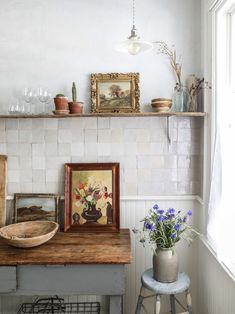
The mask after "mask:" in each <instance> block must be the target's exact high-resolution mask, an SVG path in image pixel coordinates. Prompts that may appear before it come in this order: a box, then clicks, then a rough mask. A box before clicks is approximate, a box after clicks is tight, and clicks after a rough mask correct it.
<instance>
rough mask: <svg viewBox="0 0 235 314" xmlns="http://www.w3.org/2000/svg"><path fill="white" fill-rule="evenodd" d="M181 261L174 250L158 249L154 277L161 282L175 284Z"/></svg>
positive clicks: (155, 256) (155, 255) (154, 261)
mask: <svg viewBox="0 0 235 314" xmlns="http://www.w3.org/2000/svg"><path fill="white" fill-rule="evenodd" d="M178 270H179V260H178V255H177V253H176V251H175V249H174V248H169V249H164V248H162V249H157V250H156V252H155V254H154V255H153V277H154V279H156V280H157V281H159V282H174V281H176V280H177V278H178Z"/></svg>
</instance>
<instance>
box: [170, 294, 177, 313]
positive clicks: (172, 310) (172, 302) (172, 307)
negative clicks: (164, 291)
mask: <svg viewBox="0 0 235 314" xmlns="http://www.w3.org/2000/svg"><path fill="white" fill-rule="evenodd" d="M170 301H171V314H176V312H175V296H174V294H171V295H170Z"/></svg>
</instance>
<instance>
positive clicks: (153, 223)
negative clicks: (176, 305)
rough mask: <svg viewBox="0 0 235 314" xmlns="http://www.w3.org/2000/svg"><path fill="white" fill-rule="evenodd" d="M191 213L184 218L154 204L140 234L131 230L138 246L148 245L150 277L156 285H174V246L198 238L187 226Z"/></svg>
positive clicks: (178, 212) (176, 261) (175, 256)
mask: <svg viewBox="0 0 235 314" xmlns="http://www.w3.org/2000/svg"><path fill="white" fill-rule="evenodd" d="M191 216H192V211H191V210H189V211H188V212H187V213H186V214H184V213H181V211H180V210H179V211H176V210H175V209H174V208H169V209H167V210H163V209H160V208H159V206H158V205H157V204H155V205H154V206H153V208H151V209H150V210H149V213H148V215H147V216H146V217H145V218H144V219H143V220H142V221H143V222H144V225H143V229H142V230H141V231H139V230H137V229H134V230H133V232H134V233H138V234H139V235H140V242H142V243H143V244H145V242H146V241H147V242H149V244H150V245H151V246H152V248H153V251H154V254H153V277H154V278H155V279H156V280H157V281H160V282H174V281H176V280H177V277H178V267H179V262H178V256H177V253H176V250H175V244H176V243H177V242H179V241H180V240H181V239H185V240H186V241H187V242H188V243H189V244H190V243H191V242H192V241H193V239H194V238H195V237H197V236H199V235H200V233H199V232H198V231H196V230H195V229H194V228H192V227H191V226H190V225H189V220H190V217H191Z"/></svg>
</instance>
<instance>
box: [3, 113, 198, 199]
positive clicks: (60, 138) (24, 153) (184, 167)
mask: <svg viewBox="0 0 235 314" xmlns="http://www.w3.org/2000/svg"><path fill="white" fill-rule="evenodd" d="M169 119H170V121H169V122H170V135H171V144H169V143H168V141H167V118H165V117H120V118H118V117H112V118H107V117H105V118H96V117H84V118H65V119H61V118H60V119H57V118H54V119H14V118H12V119H0V154H7V156H8V195H12V194H13V193H17V192H29V193H30V192H34V193H43V192H48V193H49V192H50V193H58V192H59V193H62V194H63V186H64V183H63V180H64V173H63V172H64V171H63V165H64V163H69V162H73V163H76V162H78V163H80V162H120V168H121V172H120V187H121V196H134V195H180V194H200V186H201V184H200V175H201V173H202V171H201V169H202V167H201V165H202V157H201V145H202V144H201V143H200V133H201V127H202V123H203V118H187V117H186V118H177V117H171V118H169Z"/></svg>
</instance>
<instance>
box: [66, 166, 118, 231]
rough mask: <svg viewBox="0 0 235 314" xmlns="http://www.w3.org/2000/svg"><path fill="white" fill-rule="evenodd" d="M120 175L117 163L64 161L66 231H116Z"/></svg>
mask: <svg viewBox="0 0 235 314" xmlns="http://www.w3.org/2000/svg"><path fill="white" fill-rule="evenodd" d="M119 176H120V174H119V163H68V164H65V207H64V208H65V211H64V231H65V232H66V231H68V232H80V231H86V232H97V231H98V232H118V231H119V229H120V217H119V210H120V187H119V184H120V179H119Z"/></svg>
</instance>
